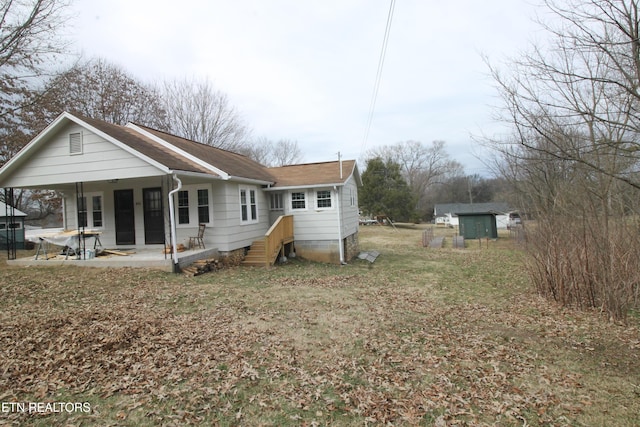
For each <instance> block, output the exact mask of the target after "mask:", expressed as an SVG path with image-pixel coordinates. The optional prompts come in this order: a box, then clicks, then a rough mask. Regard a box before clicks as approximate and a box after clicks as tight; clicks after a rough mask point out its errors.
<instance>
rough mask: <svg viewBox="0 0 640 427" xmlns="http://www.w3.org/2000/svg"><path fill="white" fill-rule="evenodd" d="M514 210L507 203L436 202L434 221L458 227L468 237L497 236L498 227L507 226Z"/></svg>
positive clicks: (461, 233)
mask: <svg viewBox="0 0 640 427" xmlns="http://www.w3.org/2000/svg"><path fill="white" fill-rule="evenodd" d="M514 212H515V211H514V210H513V209H511V208H510V207H509V205H508V204H507V203H501V202H495V203H447V204H436V205H435V207H434V211H433V214H434V217H435V218H436V223H438V222H440V223H444V224H446V225H448V226H450V227H458V228H459V230H460V235H462V236H464V237H465V238H468V239H475V238H478V237H491V238H496V237H498V232H497V230H498V229H503V228H505V229H506V228H507V227H508V225H509V218H510V216H511V215H512V214H513V213H514Z"/></svg>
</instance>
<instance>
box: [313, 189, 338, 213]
mask: <svg viewBox="0 0 640 427" xmlns="http://www.w3.org/2000/svg"><path fill="white" fill-rule="evenodd" d="M320 193H329V197H323V198H320V197H319V196H320ZM315 196H316V209H317V210H323V211H325V210H330V209H333V206H334V203H333V192H332V191H331V190H315ZM321 200H322V201H326V200H328V201H329V206H320V201H321Z"/></svg>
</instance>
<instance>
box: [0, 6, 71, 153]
mask: <svg viewBox="0 0 640 427" xmlns="http://www.w3.org/2000/svg"><path fill="white" fill-rule="evenodd" d="M67 6H68V2H67V1H65V0H4V1H2V2H0V141H2V142H0V165H2V164H4V163H5V162H6V161H7V160H9V158H11V156H12V155H13V154H14V153H15V152H16V151H17V150H19V149H20V147H21V145H20V144H21V143H22V140H23V134H24V130H23V129H22V128H21V122H20V119H19V117H18V114H17V113H18V112H19V111H20V109H21V108H22V107H24V105H25V102H26V97H27V95H28V94H29V93H30V91H31V90H32V89H33V88H34V87H35V86H36V85H37V84H38V83H40V78H41V76H43V75H46V74H48V73H50V72H51V71H52V70H50V69H48V67H49V66H50V64H51V63H52V62H54V60H55V58H56V57H59V55H61V54H63V53H65V52H66V49H67V46H68V45H67V43H66V41H65V39H64V38H62V37H59V36H58V31H59V30H60V29H61V28H62V26H63V24H64V23H65V22H66V19H67V17H66V16H65V14H64V11H65V9H66V7H67Z"/></svg>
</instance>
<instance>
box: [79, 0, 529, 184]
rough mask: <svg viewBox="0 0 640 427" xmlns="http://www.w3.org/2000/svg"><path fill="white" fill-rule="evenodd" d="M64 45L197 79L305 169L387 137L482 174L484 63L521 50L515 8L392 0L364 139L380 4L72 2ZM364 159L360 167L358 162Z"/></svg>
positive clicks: (151, 73)
mask: <svg viewBox="0 0 640 427" xmlns="http://www.w3.org/2000/svg"><path fill="white" fill-rule="evenodd" d="M74 9H75V11H76V17H75V21H74V22H75V25H74V26H73V28H75V31H74V35H73V37H74V38H75V39H76V40H77V48H78V49H79V50H80V51H81V52H82V53H83V54H84V55H85V57H87V58H89V57H96V56H99V57H103V58H105V59H107V60H109V61H111V62H114V63H116V64H118V65H120V66H122V67H123V68H124V69H125V70H127V71H128V72H130V73H131V74H133V75H135V76H136V77H138V78H139V79H141V80H144V81H147V82H153V81H160V80H164V79H173V78H176V77H177V78H182V77H195V78H205V77H206V78H209V79H210V81H211V82H212V83H213V85H214V86H215V87H216V89H219V90H221V91H223V92H225V93H226V94H227V95H228V96H229V99H230V101H231V103H232V104H233V105H234V106H235V107H236V108H237V109H238V111H239V112H240V113H241V114H242V116H243V117H244V119H245V120H246V121H247V123H248V124H249V126H250V127H251V128H252V129H253V134H254V136H256V137H267V138H269V139H271V140H278V139H282V138H286V139H291V140H297V141H298V144H299V146H300V148H301V150H302V151H303V155H304V161H306V162H316V161H328V160H335V159H337V153H338V152H341V153H342V156H343V158H349V159H357V160H358V161H360V162H361V160H362V159H363V155H364V154H365V153H366V152H367V150H369V149H371V148H373V147H376V146H379V145H386V144H393V143H396V142H399V141H406V140H417V141H422V142H424V143H430V142H431V141H434V140H444V141H446V147H447V149H448V152H449V154H450V155H451V157H452V158H454V159H456V160H458V161H459V162H461V163H462V164H463V165H464V166H465V170H466V172H467V173H469V174H473V173H482V174H484V173H486V171H485V169H484V167H483V165H482V163H481V162H480V161H479V160H477V159H476V158H475V157H474V154H476V155H478V154H482V153H481V149H480V148H479V147H478V146H477V144H476V143H474V142H473V138H472V137H473V136H475V135H481V134H489V135H493V134H495V133H496V132H500V130H499V129H500V128H499V127H498V125H497V123H496V122H495V121H494V120H493V118H492V117H493V109H492V106H496V105H498V100H497V98H496V92H495V90H494V88H493V81H492V80H491V78H490V77H489V76H488V69H487V66H486V65H485V63H484V62H483V59H482V55H487V56H488V57H489V58H490V60H491V61H492V63H493V62H494V61H495V62H496V63H497V62H500V61H502V60H503V59H504V58H505V57H507V56H514V55H516V54H517V52H519V51H522V50H525V49H527V47H528V44H529V42H530V41H532V40H534V39H535V38H536V31H537V28H538V27H537V26H536V25H535V24H534V22H533V18H534V17H535V15H536V14H537V13H538V14H539V13H540V12H539V9H538V8H537V7H536V6H534V5H533V4H532V3H531V2H530V1H527V0H485V1H477V0H458V1H455V2H453V1H444V0H443V1H441V0H397V1H396V3H395V9H394V14H393V21H392V24H391V32H390V35H389V41H388V45H387V50H386V56H385V62H384V69H383V72H382V76H381V81H380V87H379V93H378V97H377V102H376V107H375V113H374V116H373V120H372V124H371V128H370V131H369V134H368V138H367V139H366V140H365V133H366V129H367V122H368V117H369V110H370V103H371V98H372V93H373V90H374V88H375V78H376V70H377V67H378V61H379V58H380V52H381V48H382V42H383V37H384V31H385V26H386V23H387V18H388V14H389V9H390V0H182V1H175V0H75V4H74ZM363 166H364V165H361V167H363Z"/></svg>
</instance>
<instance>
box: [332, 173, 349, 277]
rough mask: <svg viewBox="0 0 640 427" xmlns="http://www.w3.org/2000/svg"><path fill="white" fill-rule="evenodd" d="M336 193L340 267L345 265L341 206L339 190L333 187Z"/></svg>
mask: <svg viewBox="0 0 640 427" xmlns="http://www.w3.org/2000/svg"><path fill="white" fill-rule="evenodd" d="M333 189H334V190H335V191H336V208H337V209H336V210H337V211H338V249H339V250H340V265H345V264H346V262H345V261H344V242H343V241H342V205H341V204H340V189H339V187H338V186H336V185H334V186H333Z"/></svg>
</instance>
